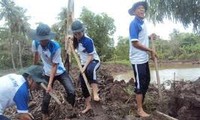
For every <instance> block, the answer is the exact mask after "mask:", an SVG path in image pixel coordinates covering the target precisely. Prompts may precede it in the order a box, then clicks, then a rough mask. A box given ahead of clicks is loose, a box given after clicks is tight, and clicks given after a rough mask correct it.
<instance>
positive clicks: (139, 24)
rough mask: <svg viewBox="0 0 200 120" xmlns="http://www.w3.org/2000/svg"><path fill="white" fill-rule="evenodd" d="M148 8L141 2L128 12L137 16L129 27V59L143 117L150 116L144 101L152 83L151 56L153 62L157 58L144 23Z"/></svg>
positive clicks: (139, 110)
mask: <svg viewBox="0 0 200 120" xmlns="http://www.w3.org/2000/svg"><path fill="white" fill-rule="evenodd" d="M147 7H148V4H147V2H143V1H140V2H137V3H135V4H133V6H132V7H131V8H130V9H129V10H128V13H129V14H130V15H131V16H135V18H134V19H133V20H132V21H131V23H130V26H129V44H130V49H129V59H130V62H131V64H132V68H133V72H134V76H135V93H136V102H137V114H138V115H139V116H141V117H148V116H149V114H147V113H146V112H145V111H144V109H143V101H144V98H145V94H146V92H147V90H148V86H149V83H150V70H149V63H148V61H149V54H150V55H151V58H152V59H153V60H154V59H155V57H157V55H156V53H155V51H153V50H152V49H150V48H149V38H148V35H147V28H146V24H145V21H144V18H145V12H146V10H147ZM152 35H154V34H152Z"/></svg>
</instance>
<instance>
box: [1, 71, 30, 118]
mask: <svg viewBox="0 0 200 120" xmlns="http://www.w3.org/2000/svg"><path fill="white" fill-rule="evenodd" d="M28 101H29V91H28V83H27V82H26V80H25V79H24V77H23V76H22V75H17V74H8V75H5V76H2V77H0V115H2V114H3V112H4V110H5V109H6V108H7V107H10V106H12V105H16V106H17V112H18V113H28Z"/></svg>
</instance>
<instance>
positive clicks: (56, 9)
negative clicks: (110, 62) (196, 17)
mask: <svg viewBox="0 0 200 120" xmlns="http://www.w3.org/2000/svg"><path fill="white" fill-rule="evenodd" d="M137 1H138V0H74V4H75V5H74V15H75V19H78V18H79V15H80V13H81V10H82V8H83V6H85V7H86V8H87V9H89V10H90V11H92V12H94V13H95V14H100V13H103V12H104V13H106V14H107V15H108V16H109V17H112V18H113V19H114V20H115V23H114V24H115V26H116V33H115V34H114V36H115V37H114V38H115V39H117V37H118V36H123V37H128V27H129V23H130V21H131V20H132V19H133V16H130V15H129V14H128V9H129V8H130V7H131V6H132V5H133V4H134V3H135V2H137ZM14 2H15V3H16V5H18V6H20V7H23V8H24V9H27V14H26V15H27V16H30V17H31V19H30V20H29V23H30V24H31V27H32V28H33V29H34V28H36V23H37V22H43V23H46V24H48V25H50V26H51V25H52V24H54V23H56V22H57V16H58V14H59V13H60V11H61V9H62V8H64V7H67V4H68V0H14ZM147 27H148V33H149V34H151V33H156V34H157V35H159V36H160V37H161V38H162V39H169V34H170V33H172V31H173V29H174V28H175V29H177V30H179V31H180V32H192V29H191V28H190V29H184V27H183V26H182V24H180V23H173V22H170V21H168V20H165V21H164V23H162V24H156V25H153V24H152V23H150V22H148V24H147Z"/></svg>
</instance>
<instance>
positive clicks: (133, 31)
mask: <svg viewBox="0 0 200 120" xmlns="http://www.w3.org/2000/svg"><path fill="white" fill-rule="evenodd" d="M140 30H141V28H140V26H139V25H138V24H136V23H134V22H132V23H131V24H130V28H129V35H130V40H131V41H138V38H139V36H138V35H139V32H140Z"/></svg>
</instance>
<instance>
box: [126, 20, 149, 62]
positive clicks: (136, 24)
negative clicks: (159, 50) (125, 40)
mask: <svg viewBox="0 0 200 120" xmlns="http://www.w3.org/2000/svg"><path fill="white" fill-rule="evenodd" d="M133 41H138V42H140V44H142V45H144V46H146V47H149V39H148V34H147V29H146V24H145V22H144V21H143V20H142V19H140V18H138V17H135V19H133V21H131V23H130V26H129V45H130V49H129V58H130V61H131V64H143V63H146V62H147V61H148V60H149V56H148V53H147V52H146V51H143V50H140V49H138V48H135V47H134V46H133V45H132V42H133Z"/></svg>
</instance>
